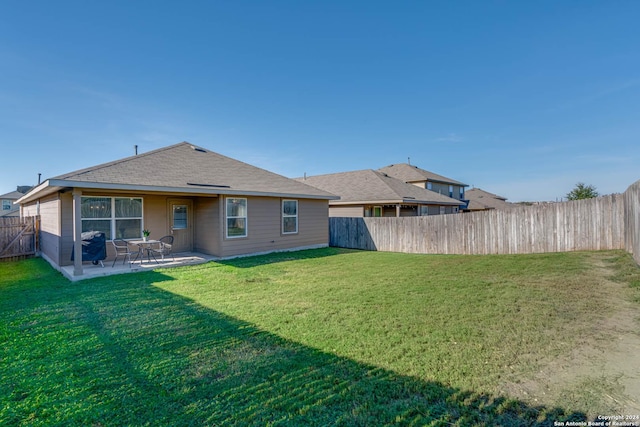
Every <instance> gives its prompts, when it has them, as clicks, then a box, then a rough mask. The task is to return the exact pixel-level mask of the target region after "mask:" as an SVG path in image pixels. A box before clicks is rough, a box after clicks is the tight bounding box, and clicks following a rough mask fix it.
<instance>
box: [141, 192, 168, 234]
mask: <svg viewBox="0 0 640 427" xmlns="http://www.w3.org/2000/svg"><path fill="white" fill-rule="evenodd" d="M142 209H143V228H145V229H147V230H149V231H150V232H151V235H150V236H149V237H150V238H151V239H159V238H161V237H162V236H166V235H167V234H171V230H170V229H169V220H168V218H167V196H144V197H143V202H142Z"/></svg>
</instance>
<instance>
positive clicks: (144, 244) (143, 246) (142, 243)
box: [129, 239, 160, 264]
mask: <svg viewBox="0 0 640 427" xmlns="http://www.w3.org/2000/svg"><path fill="white" fill-rule="evenodd" d="M129 243H131V244H132V245H137V246H138V254H137V255H136V258H135V259H134V260H133V261H137V260H138V257H140V256H141V255H142V257H141V258H140V264H142V261H143V260H144V251H145V250H146V251H147V261H149V262H151V257H150V256H149V248H150V247H151V245H153V244H155V243H160V240H152V239H148V240H130V241H129ZM156 264H158V260H156Z"/></svg>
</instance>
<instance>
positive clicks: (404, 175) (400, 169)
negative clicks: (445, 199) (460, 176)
mask: <svg viewBox="0 0 640 427" xmlns="http://www.w3.org/2000/svg"><path fill="white" fill-rule="evenodd" d="M378 170H379V171H380V172H383V173H386V174H387V175H389V176H392V177H394V178H397V179H400V180H402V181H404V182H407V183H409V184H413V185H417V186H418V187H421V188H426V189H427V190H431V191H435V192H436V193H438V194H442V195H443V196H449V197H451V198H453V199H457V200H462V201H464V202H465V204H466V200H467V199H466V198H465V187H468V185H467V184H463V183H462V182H460V181H456V180H454V179H451V178H447V177H445V176H442V175H438V174H435V173H433V172H429V171H427V170H424V169H420V168H419V167H417V166H413V165H410V164H408V163H400V164H397V165H389V166H386V167H384V168H380V169H378Z"/></svg>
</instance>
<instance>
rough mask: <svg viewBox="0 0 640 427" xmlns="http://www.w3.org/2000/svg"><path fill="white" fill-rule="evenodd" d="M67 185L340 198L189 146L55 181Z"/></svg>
mask: <svg viewBox="0 0 640 427" xmlns="http://www.w3.org/2000/svg"><path fill="white" fill-rule="evenodd" d="M67 181H68V182H70V183H71V184H74V183H75V184H78V185H80V184H83V183H87V184H93V183H98V184H100V188H107V189H108V188H112V187H113V188H121V187H122V186H131V185H133V186H138V187H141V188H140V189H144V188H145V187H147V188H155V189H159V188H161V189H167V191H171V190H175V191H181V190H185V189H188V190H189V191H190V192H194V191H202V192H203V193H212V192H215V193H226V194H256V195H258V194H265V195H291V196H293V195H299V196H301V197H302V196H306V197H311V198H321V199H331V198H336V197H335V196H334V195H332V194H329V193H327V192H325V191H322V190H319V189H317V188H315V187H311V186H308V185H305V184H303V183H301V182H298V181H295V180H293V179H290V178H286V177H284V176H282V175H278V174H275V173H273V172H269V171H267V170H264V169H261V168H258V167H255V166H252V165H249V164H247V163H244V162H241V161H238V160H235V159H232V158H230V157H226V156H223V155H221V154H218V153H214V152H212V151H209V150H206V149H203V148H200V147H195V146H193V145H192V144H190V143H188V142H181V143H179V144H175V145H171V146H168V147H165V148H160V149H157V150H153V151H149V152H147V153H143V154H139V155H136V156H132V157H126V158H124V159H121V160H116V161H113V162H109V163H103V164H100V165H97V166H92V167H89V168H86V169H81V170H77V171H73V172H69V173H66V174H63V175H59V176H56V177H53V178H50V182H52V183H56V185H61V184H60V183H65V182H67ZM52 185H53V184H52ZM70 186H72V185H70Z"/></svg>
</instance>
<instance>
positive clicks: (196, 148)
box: [191, 145, 207, 153]
mask: <svg viewBox="0 0 640 427" xmlns="http://www.w3.org/2000/svg"><path fill="white" fill-rule="evenodd" d="M191 149H193V150H195V151H199V152H201V153H206V152H207V150H205V149H204V148H200V147H196V146H195V145H192V146H191Z"/></svg>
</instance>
